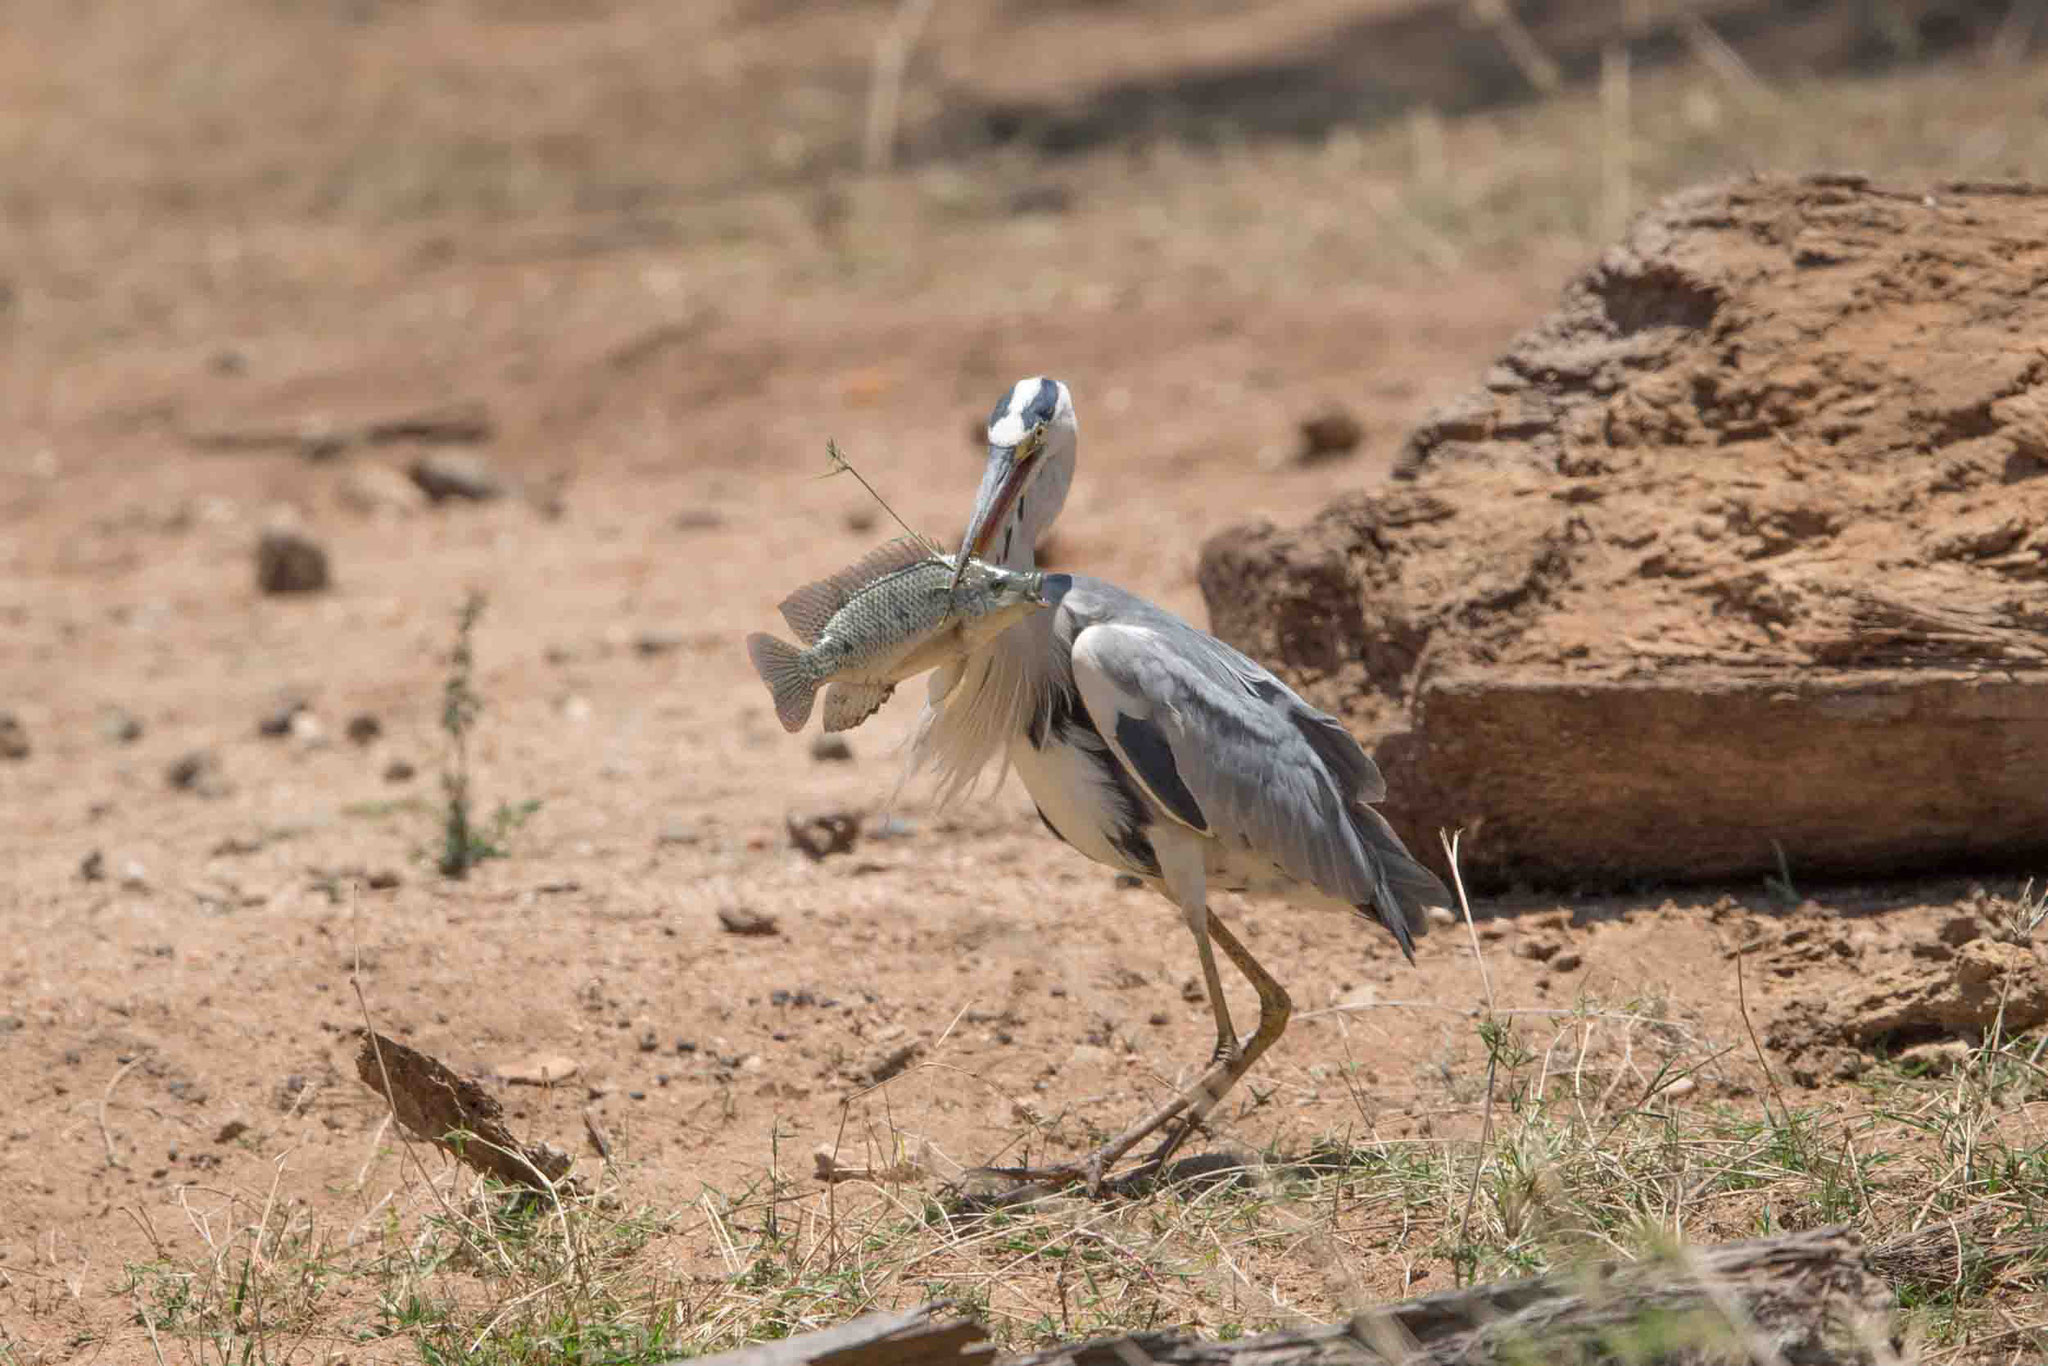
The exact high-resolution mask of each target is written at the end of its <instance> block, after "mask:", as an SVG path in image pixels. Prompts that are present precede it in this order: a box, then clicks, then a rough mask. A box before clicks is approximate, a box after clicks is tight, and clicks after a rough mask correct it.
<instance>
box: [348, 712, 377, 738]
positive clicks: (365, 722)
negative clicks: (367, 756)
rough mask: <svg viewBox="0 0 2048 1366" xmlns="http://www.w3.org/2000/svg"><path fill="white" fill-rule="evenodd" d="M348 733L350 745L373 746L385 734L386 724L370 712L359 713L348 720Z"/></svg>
mask: <svg viewBox="0 0 2048 1366" xmlns="http://www.w3.org/2000/svg"><path fill="white" fill-rule="evenodd" d="M347 733H348V738H349V743H350V744H353V745H367V744H371V743H373V742H374V741H376V740H377V739H378V737H380V736H382V735H383V734H384V723H383V722H382V721H379V720H378V719H377V718H376V717H375V716H373V715H371V714H370V713H369V712H366V711H364V712H357V713H356V714H355V715H354V716H351V717H349V719H348V732H347Z"/></svg>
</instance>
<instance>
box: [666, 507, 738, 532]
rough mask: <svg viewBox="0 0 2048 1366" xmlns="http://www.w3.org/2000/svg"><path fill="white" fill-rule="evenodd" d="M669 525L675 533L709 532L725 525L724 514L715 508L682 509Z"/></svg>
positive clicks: (671, 519) (670, 520)
mask: <svg viewBox="0 0 2048 1366" xmlns="http://www.w3.org/2000/svg"><path fill="white" fill-rule="evenodd" d="M669 525H670V526H672V527H674V528H675V529H676V530H677V531H710V530H713V529H714V528H717V527H722V526H724V525H725V514H724V513H722V512H720V511H719V510H718V509H717V508H684V509H683V510H682V511H681V512H678V513H677V514H676V515H675V516H674V517H671V518H670V519H669Z"/></svg>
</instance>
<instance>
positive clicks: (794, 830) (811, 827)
mask: <svg viewBox="0 0 2048 1366" xmlns="http://www.w3.org/2000/svg"><path fill="white" fill-rule="evenodd" d="M784 825H785V826H786V827H787V829H788V831H789V842H790V843H791V844H792V845H794V846H796V847H797V848H798V849H801V850H803V851H804V853H805V855H806V856H808V857H809V858H811V859H814V860H821V859H825V858H829V857H830V856H832V855H833V854H850V853H852V852H853V847H854V845H855V844H857V843H859V841H860V816H859V815H858V814H856V813H855V812H851V811H826V812H821V813H819V814H817V815H814V816H788V817H785V818H784Z"/></svg>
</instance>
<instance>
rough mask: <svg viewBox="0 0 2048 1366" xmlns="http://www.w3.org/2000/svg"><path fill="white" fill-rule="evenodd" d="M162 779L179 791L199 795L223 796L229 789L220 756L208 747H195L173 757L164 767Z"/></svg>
mask: <svg viewBox="0 0 2048 1366" xmlns="http://www.w3.org/2000/svg"><path fill="white" fill-rule="evenodd" d="M164 781H165V782H166V783H167V784H169V785H170V786H171V787H173V788H175V789H176V790H178V791H180V792H191V793H194V794H195V795H197V796H201V797H223V796H226V795H227V793H228V790H229V788H228V780H227V775H226V774H225V773H224V772H223V771H222V769H221V763H220V756H219V755H218V754H216V753H214V752H213V751H212V750H210V749H195V750H193V751H191V752H190V753H189V754H183V755H180V756H179V757H178V758H176V759H173V760H172V761H171V762H170V765H169V766H168V767H166V768H165V769H164Z"/></svg>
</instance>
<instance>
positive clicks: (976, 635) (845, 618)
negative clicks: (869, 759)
mask: <svg viewBox="0 0 2048 1366" xmlns="http://www.w3.org/2000/svg"><path fill="white" fill-rule="evenodd" d="M955 578H956V561H955V560H954V559H952V558H951V557H949V556H945V555H939V554H936V553H934V552H933V551H932V550H931V548H930V547H929V546H927V545H925V544H924V543H923V542H921V541H919V540H916V539H915V538H909V537H906V538H903V539H901V540H896V541H891V542H890V543H889V544H887V545H885V546H883V547H881V548H880V549H878V550H876V551H874V552H872V553H871V554H869V555H867V556H865V557H863V558H862V559H860V560H858V561H856V562H855V563H854V564H851V565H849V566H847V567H846V568H845V569H842V570H840V571H839V572H838V573H836V574H832V575H829V576H827V577H826V578H823V579H820V580H818V581H817V582H816V583H811V584H806V585H805V586H804V587H802V588H799V589H798V590H797V591H796V592H794V593H792V594H790V595H789V596H788V597H787V598H785V599H784V600H783V602H782V617H783V620H784V621H786V622H788V623H789V627H790V629H791V630H792V631H794V632H796V634H797V637H798V639H800V640H802V641H803V642H804V644H805V646H806V647H807V648H805V649H802V650H799V649H797V648H796V647H794V646H792V645H789V644H788V643H786V642H784V641H780V640H777V639H776V638H775V637H773V636H770V635H765V634H761V633H758V632H757V633H755V634H753V635H750V636H748V637H747V654H748V656H749V658H751V659H752V661H753V664H754V669H755V671H756V672H757V673H759V674H760V675H761V681H762V682H764V683H765V684H767V685H768V693H769V696H770V697H771V698H773V699H774V702H775V714H776V717H777V719H779V720H780V721H781V722H782V726H783V729H785V730H787V731H790V732H791V733H792V734H793V733H795V732H796V731H799V730H802V729H803V727H804V724H805V723H806V722H807V721H809V719H810V715H811V709H812V705H813V702H814V699H815V698H816V696H817V692H818V689H819V688H820V687H824V688H825V721H824V725H825V729H826V730H827V731H828V732H829V731H838V730H847V729H850V728H851V727H854V726H857V725H859V724H860V723H861V722H863V721H865V720H867V718H868V717H870V716H872V715H874V713H875V711H876V710H877V709H878V708H880V707H881V705H882V704H883V703H884V702H886V701H888V700H889V696H890V694H891V693H892V692H893V691H894V690H895V687H896V684H897V683H899V682H901V681H902V680H903V679H906V678H909V677H910V676H911V675H913V674H918V673H922V672H924V671H925V670H927V669H932V668H937V667H938V666H939V665H942V664H945V663H948V662H949V661H951V660H954V659H958V658H960V657H962V656H964V655H966V654H967V653H968V652H970V651H972V650H974V649H976V648H978V647H979V646H980V645H981V644H982V643H984V642H986V641H988V640H991V639H993V638H994V637H995V636H997V635H999V634H1001V633H1002V632H1003V631H1005V630H1007V629H1008V628H1009V627H1010V626H1011V625H1013V624H1014V623H1015V622H1017V621H1018V620H1020V619H1021V618H1022V617H1024V616H1025V615H1027V614H1029V613H1030V612H1033V611H1036V610H1038V609H1039V608H1041V607H1044V606H1045V605H1046V600H1045V597H1044V582H1045V576H1044V575H1043V574H1041V573H1037V572H1032V571H1026V572H1021V573H1020V572H1016V571H1012V570H1006V569H999V568H996V567H995V566H993V565H989V564H985V563H983V562H982V561H980V560H973V559H970V560H969V561H968V562H967V565H966V568H965V572H964V573H961V574H959V575H958V578H959V583H958V586H957V587H956V586H955V582H954V580H955ZM828 685H829V686H828Z"/></svg>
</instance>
